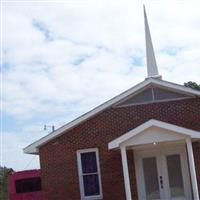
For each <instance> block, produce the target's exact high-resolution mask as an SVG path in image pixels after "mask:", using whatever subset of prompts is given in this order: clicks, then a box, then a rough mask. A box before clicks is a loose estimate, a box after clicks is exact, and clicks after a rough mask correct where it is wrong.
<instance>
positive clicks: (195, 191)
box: [186, 138, 199, 200]
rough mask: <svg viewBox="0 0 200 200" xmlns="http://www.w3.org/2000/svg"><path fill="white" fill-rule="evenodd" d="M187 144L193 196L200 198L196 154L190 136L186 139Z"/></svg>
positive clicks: (196, 199)
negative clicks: (195, 161)
mask: <svg viewBox="0 0 200 200" xmlns="http://www.w3.org/2000/svg"><path fill="white" fill-rule="evenodd" d="M186 144H187V152H188V159H189V166H190V175H191V181H192V190H193V197H194V199H195V200H199V192H198V185H197V176H196V169H195V163H194V155H193V149H192V141H191V139H190V138H187V139H186Z"/></svg>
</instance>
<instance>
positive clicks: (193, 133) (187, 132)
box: [108, 119, 200, 149]
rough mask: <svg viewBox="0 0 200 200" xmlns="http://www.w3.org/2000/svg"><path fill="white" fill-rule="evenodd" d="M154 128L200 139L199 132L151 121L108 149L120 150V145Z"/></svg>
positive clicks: (123, 136)
mask: <svg viewBox="0 0 200 200" xmlns="http://www.w3.org/2000/svg"><path fill="white" fill-rule="evenodd" d="M152 126H154V127H158V128H162V129H166V130H169V131H173V132H177V133H179V134H181V135H185V136H189V137H191V138H195V139H200V132H199V131H194V130H191V129H187V128H183V127H180V126H177V125H173V124H169V123H166V122H162V121H159V120H155V119H151V120H149V121H147V122H145V123H144V124H142V125H140V126H138V127H136V128H135V129H133V130H131V131H129V132H127V133H125V134H124V135H122V136H120V137H118V138H116V139H114V140H113V141H111V142H110V143H109V144H108V149H115V148H118V147H119V146H120V144H122V143H123V142H125V141H127V140H129V139H130V138H132V137H134V136H135V135H137V134H139V133H141V132H143V131H144V130H146V129H148V128H150V127H152Z"/></svg>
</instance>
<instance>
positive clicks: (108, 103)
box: [23, 78, 200, 154]
mask: <svg viewBox="0 0 200 200" xmlns="http://www.w3.org/2000/svg"><path fill="white" fill-rule="evenodd" d="M150 84H155V85H158V86H163V87H167V88H169V89H170V88H171V89H174V90H179V91H182V92H184V93H186V94H190V95H198V96H200V92H199V91H196V90H193V89H190V88H187V87H184V86H181V85H177V84H174V83H170V82H167V81H163V80H160V79H155V78H147V79H145V80H144V81H142V82H141V83H139V84H137V85H135V86H134V87H132V88H130V89H129V90H127V91H125V92H123V93H121V94H120V95H118V96H116V97H114V98H112V99H111V100H109V101H106V102H105V103H103V104H101V105H100V106H98V107H96V108H94V109H93V110H91V111H89V112H87V113H86V114H84V115H82V116H80V117H78V118H77V119H75V120H73V121H71V122H69V123H67V124H66V125H64V126H62V127H60V128H59V129H57V130H55V131H54V132H51V133H50V134H48V135H46V136H44V137H42V138H41V139H39V140H37V141H36V142H34V143H32V144H30V145H29V146H27V147H25V148H24V149H23V151H24V153H27V154H38V153H39V152H38V148H39V147H40V146H41V145H44V144H45V143H47V142H49V141H50V140H52V139H54V138H55V137H57V136H59V135H61V134H63V133H64V132H65V131H67V130H69V129H71V128H73V127H75V126H77V125H78V124H80V123H82V122H83V121H85V120H88V119H89V118H91V117H92V116H94V115H96V114H97V113H99V112H102V111H103V110H105V109H107V108H108V107H110V106H112V105H114V104H116V103H117V102H119V101H120V100H122V99H124V98H126V97H128V96H129V95H132V94H134V93H135V92H138V91H140V90H141V89H143V88H145V87H146V86H148V85H150Z"/></svg>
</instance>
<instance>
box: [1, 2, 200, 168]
mask: <svg viewBox="0 0 200 200" xmlns="http://www.w3.org/2000/svg"><path fill="white" fill-rule="evenodd" d="M143 3H145V5H146V10H147V15H148V20H149V25H150V30H151V35H152V40H153V45H154V49H155V54H156V60H157V65H158V68H159V73H160V74H161V75H162V76H163V79H164V80H167V81H171V82H175V83H179V84H183V83H184V82H187V81H195V82H197V83H200V56H199V55H200V12H199V7H200V1H199V0H173V1H172V0H166V1H165V0H160V1H158V0H123V1H121V0H109V1H108V0H107V1H106V0H93V1H91V0H73V1H72V0H71V1H68V0H66V1H45V0H44V1H37V0H36V1H34V2H33V1H28V0H22V1H17V0H16V1H14V0H13V1H11V0H7V1H2V4H1V5H2V7H1V11H2V12H1V75H2V76H1V77H2V79H1V81H2V88H1V105H2V106H1V114H2V124H1V163H0V164H1V165H3V166H7V167H11V168H13V169H14V170H24V169H33V168H39V167H40V165H39V158H38V156H33V155H26V154H24V153H23V150H22V149H23V148H24V147H26V146H27V145H29V144H30V143H32V142H34V141H35V140H37V139H39V138H41V137H42V136H44V135H47V134H48V133H49V132H50V131H51V129H50V128H49V129H47V130H46V131H45V130H44V124H47V125H50V126H52V125H54V126H55V127H56V128H59V127H60V126H62V125H64V124H65V123H67V122H69V121H71V120H73V119H75V118H76V117H78V116H80V115H81V114H84V113H85V112H87V111H89V110H90V109H92V108H94V107H96V106H97V105H99V104H101V103H103V102H104V101H106V100H109V99H110V98H112V97H114V96H115V95H118V94H120V93H121V92H123V91H125V90H127V89H129V88H130V87H132V86H134V85H135V84H137V83H139V82H141V81H143V80H144V79H145V78H146V76H147V75H146V74H147V73H146V60H145V39H144V19H143V9H142V4H143Z"/></svg>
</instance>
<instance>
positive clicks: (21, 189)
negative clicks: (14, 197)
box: [15, 177, 41, 193]
mask: <svg viewBox="0 0 200 200" xmlns="http://www.w3.org/2000/svg"><path fill="white" fill-rule="evenodd" d="M15 187H16V193H25V192H35V191H40V190H41V179H40V177H34V178H27V179H20V180H16V181H15Z"/></svg>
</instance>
